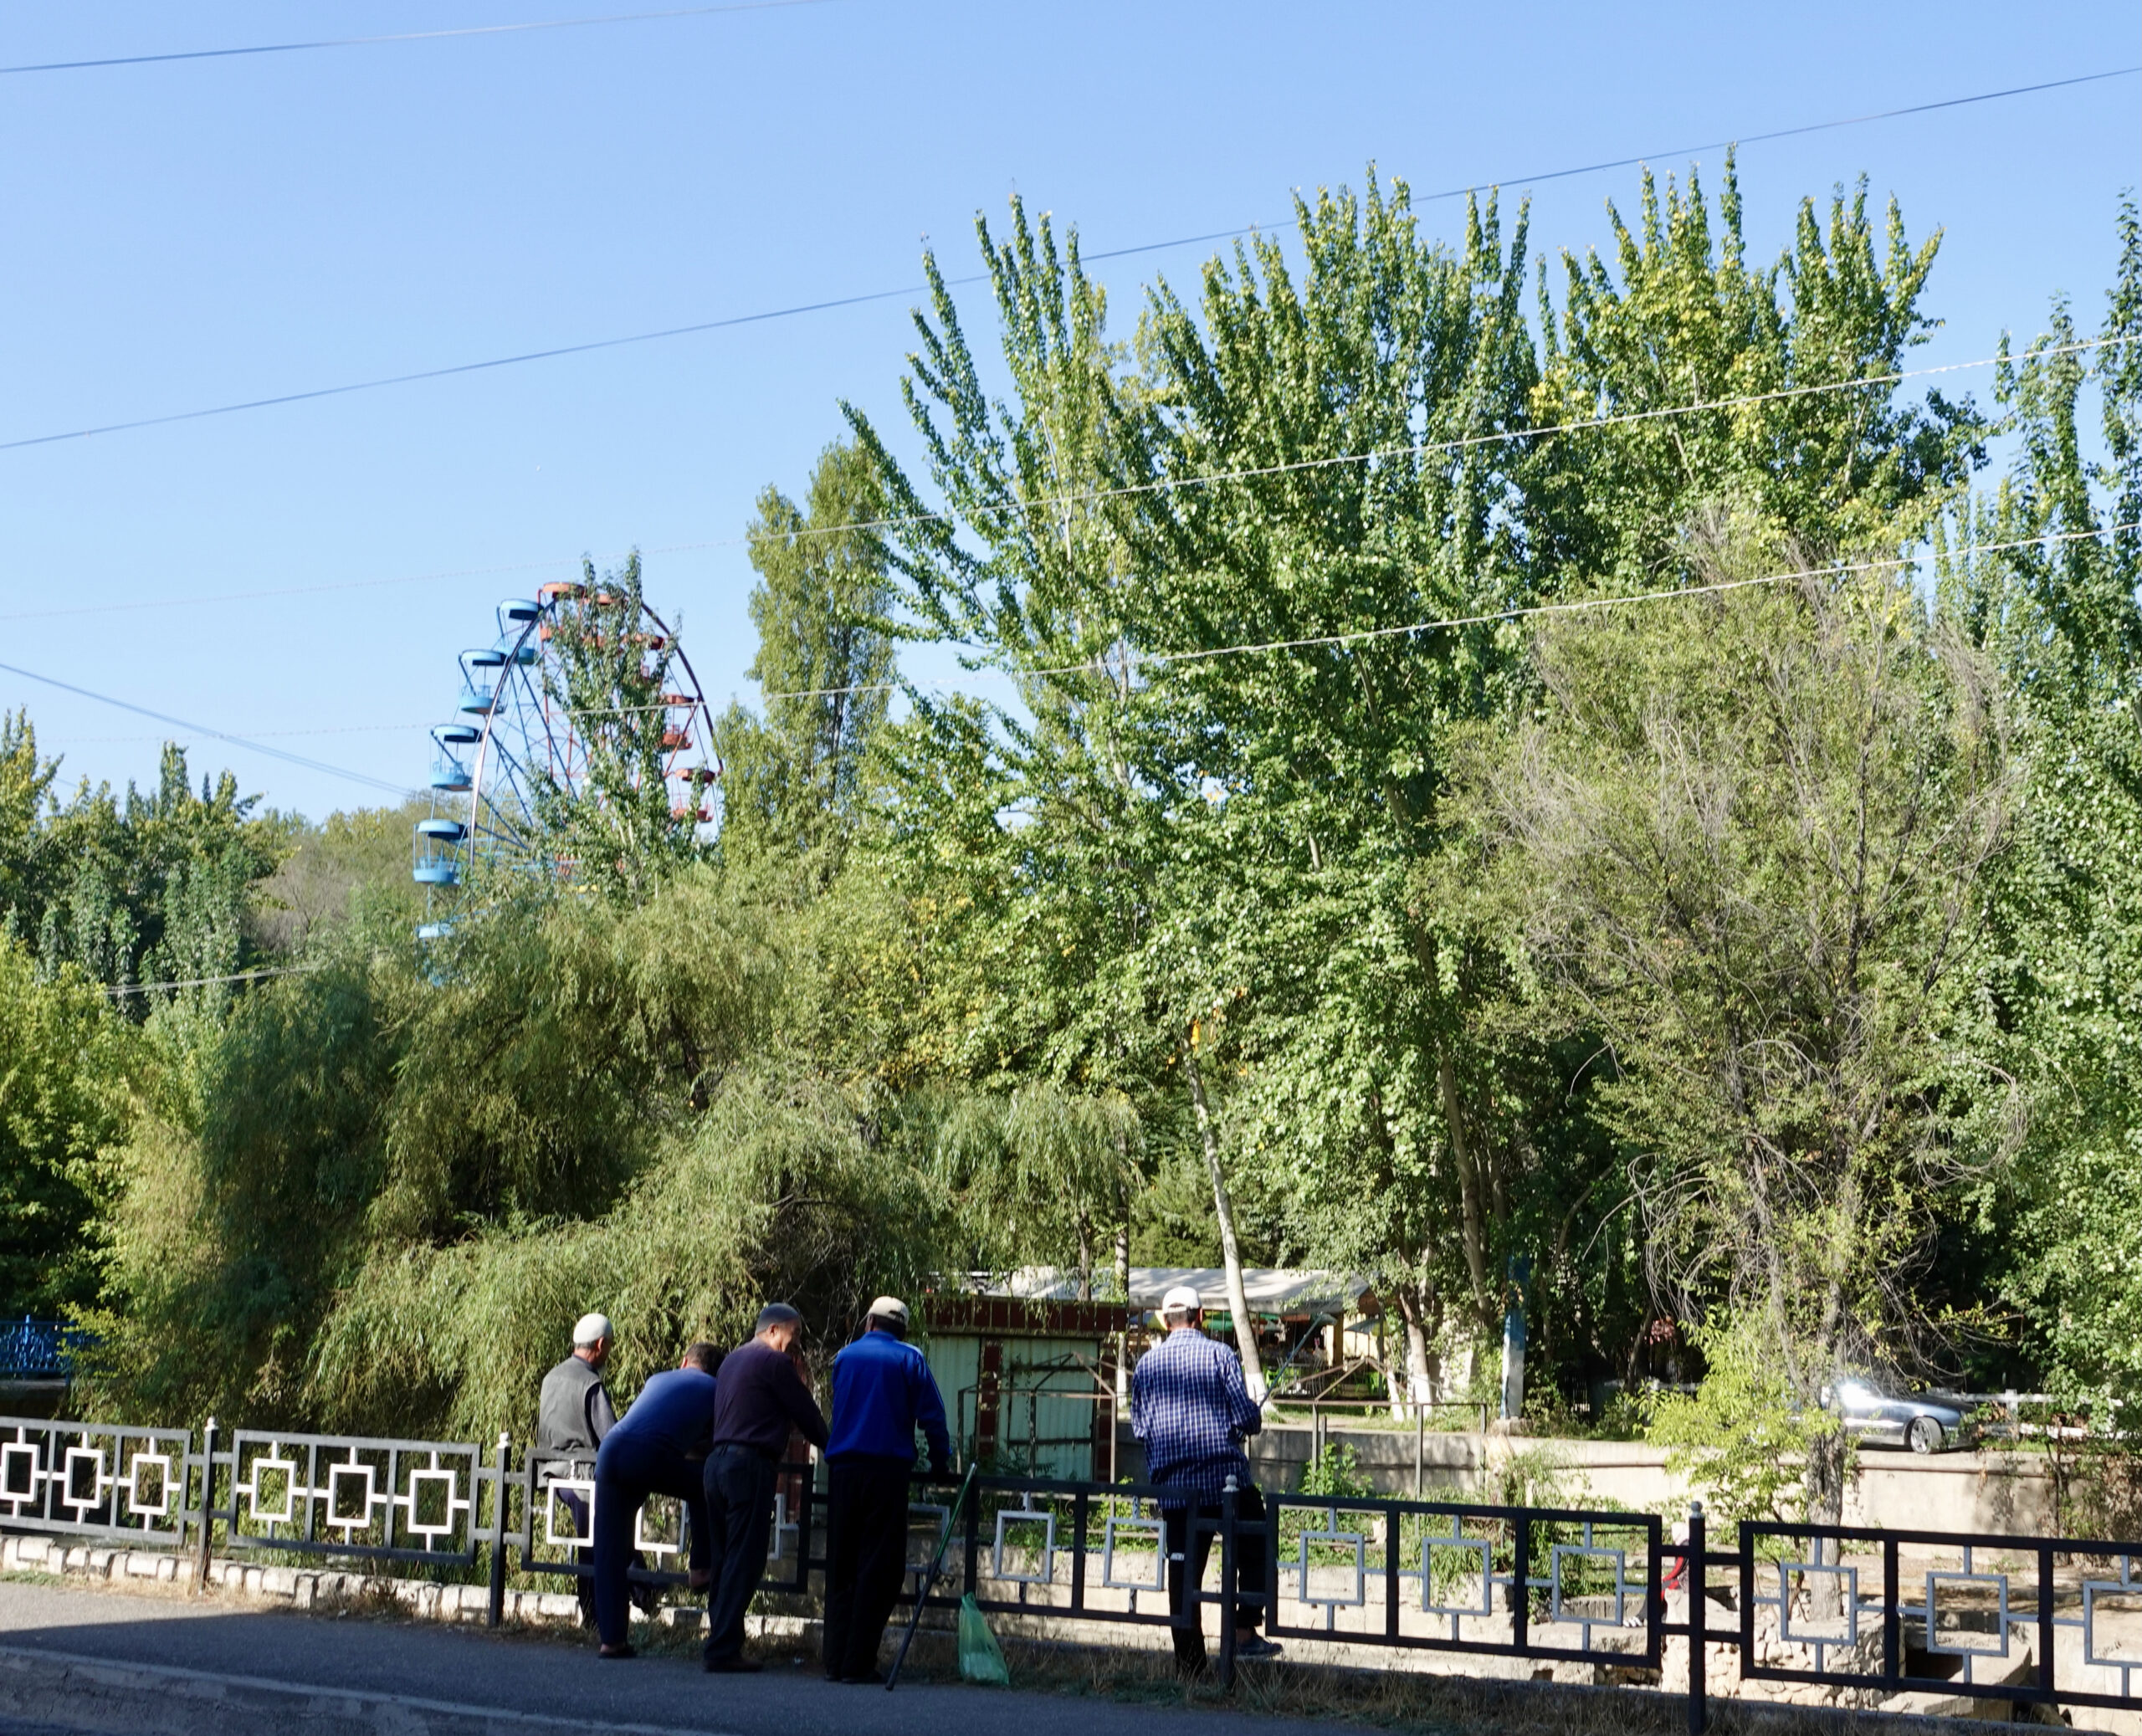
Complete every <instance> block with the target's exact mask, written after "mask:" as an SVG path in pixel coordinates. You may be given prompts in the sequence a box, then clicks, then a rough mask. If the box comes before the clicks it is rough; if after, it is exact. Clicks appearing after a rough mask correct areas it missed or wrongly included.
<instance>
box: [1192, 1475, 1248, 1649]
mask: <svg viewBox="0 0 2142 1736" xmlns="http://www.w3.org/2000/svg"><path fill="white" fill-rule="evenodd" d="M1236 1500H1237V1491H1236V1488H1235V1480H1234V1478H1233V1477H1232V1476H1229V1477H1228V1478H1227V1487H1226V1488H1223V1489H1222V1490H1221V1491H1220V1686H1221V1687H1222V1688H1223V1689H1224V1688H1232V1687H1233V1686H1234V1685H1235V1623H1236V1622H1238V1621H1240V1620H1241V1619H1242V1611H1240V1610H1239V1609H1238V1607H1237V1606H1236V1604H1235V1590H1236V1587H1235V1564H1236V1562H1237V1561H1238V1559H1240V1558H1239V1557H1238V1555H1237V1554H1236V1551H1235V1503H1236ZM1199 1625H1200V1626H1202V1625H1203V1624H1202V1623H1200V1624H1199Z"/></svg>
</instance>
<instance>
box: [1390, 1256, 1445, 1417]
mask: <svg viewBox="0 0 2142 1736" xmlns="http://www.w3.org/2000/svg"><path fill="white" fill-rule="evenodd" d="M1396 1288H1397V1292H1398V1293H1397V1295H1396V1298H1394V1299H1395V1300H1396V1303H1398V1314H1399V1318H1400V1319H1401V1321H1402V1323H1403V1324H1404V1327H1405V1331H1406V1390H1405V1393H1404V1402H1403V1404H1402V1405H1401V1404H1400V1403H1399V1402H1398V1398H1399V1395H1397V1394H1396V1393H1394V1394H1393V1395H1392V1401H1393V1402H1392V1406H1391V1410H1392V1412H1393V1414H1394V1415H1396V1416H1410V1415H1412V1411H1413V1410H1414V1408H1415V1407H1416V1406H1420V1405H1425V1404H1432V1403H1433V1402H1434V1401H1436V1400H1437V1399H1438V1398H1440V1397H1441V1396H1442V1390H1441V1389H1442V1385H1443V1382H1442V1379H1441V1375H1442V1370H1441V1369H1440V1368H1439V1367H1438V1366H1437V1363H1438V1361H1439V1360H1440V1359H1439V1357H1438V1355H1437V1350H1436V1347H1435V1341H1436V1339H1437V1334H1438V1333H1439V1332H1440V1329H1441V1328H1442V1325H1443V1298H1441V1297H1440V1296H1438V1295H1437V1293H1436V1288H1435V1286H1434V1285H1433V1284H1432V1283H1429V1282H1428V1281H1427V1280H1426V1279H1419V1280H1415V1281H1412V1282H1410V1283H1402V1284H1400V1285H1398V1286H1397V1287H1396Z"/></svg>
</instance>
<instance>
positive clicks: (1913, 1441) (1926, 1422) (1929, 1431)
mask: <svg viewBox="0 0 2142 1736" xmlns="http://www.w3.org/2000/svg"><path fill="white" fill-rule="evenodd" d="M1941 1442H1942V1432H1941V1425H1940V1423H1938V1422H1936V1421H1934V1419H1933V1418H1932V1417H1930V1416H1914V1417H1913V1418H1912V1420H1911V1426H1909V1428H1907V1429H1906V1430H1905V1431H1904V1445H1905V1446H1907V1447H1909V1448H1911V1450H1912V1451H1913V1452H1940V1450H1941Z"/></svg>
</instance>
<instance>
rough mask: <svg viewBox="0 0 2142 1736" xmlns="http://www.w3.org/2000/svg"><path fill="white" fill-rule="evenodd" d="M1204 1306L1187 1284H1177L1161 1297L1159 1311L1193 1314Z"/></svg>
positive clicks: (1163, 1312)
mask: <svg viewBox="0 0 2142 1736" xmlns="http://www.w3.org/2000/svg"><path fill="white" fill-rule="evenodd" d="M1204 1306H1205V1304H1204V1303H1202V1302H1201V1301H1199V1300H1198V1299H1197V1292H1196V1291H1195V1290H1193V1289H1191V1288H1190V1286H1189V1285H1188V1284H1177V1285H1176V1287H1175V1288H1173V1289H1171V1290H1170V1291H1169V1292H1168V1293H1167V1294H1166V1295H1165V1296H1163V1297H1162V1298H1161V1313H1162V1314H1196V1313H1197V1311H1198V1310H1199V1309H1200V1308H1203V1307H1204Z"/></svg>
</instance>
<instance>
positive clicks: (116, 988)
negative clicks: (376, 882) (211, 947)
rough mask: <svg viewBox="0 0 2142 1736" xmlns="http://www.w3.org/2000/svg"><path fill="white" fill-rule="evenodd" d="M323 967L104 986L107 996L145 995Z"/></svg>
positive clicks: (299, 973) (298, 973)
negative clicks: (165, 990)
mask: <svg viewBox="0 0 2142 1736" xmlns="http://www.w3.org/2000/svg"><path fill="white" fill-rule="evenodd" d="M325 969H326V966H325V965H283V966H282V967H281V968H279V969H278V970H239V971H236V972H233V974H232V975H230V976H188V977H185V978H183V979H182V980H181V981H177V982H119V983H107V984H105V993H106V994H107V995H147V994H151V993H154V992H156V991H158V990H161V989H202V988H207V987H208V986H209V985H210V984H212V983H218V982H257V981H259V980H260V979H261V978H262V977H264V976H310V975H311V973H312V972H314V971H315V970H325Z"/></svg>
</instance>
